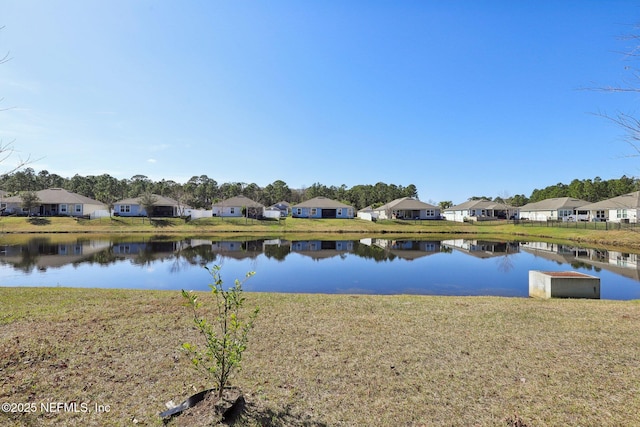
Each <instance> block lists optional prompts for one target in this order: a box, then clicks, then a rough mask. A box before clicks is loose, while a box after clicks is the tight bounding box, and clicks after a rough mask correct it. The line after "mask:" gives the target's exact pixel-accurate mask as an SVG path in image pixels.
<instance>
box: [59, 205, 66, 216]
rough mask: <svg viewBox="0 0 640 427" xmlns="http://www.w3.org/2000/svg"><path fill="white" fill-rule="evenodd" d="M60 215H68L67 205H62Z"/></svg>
mask: <svg viewBox="0 0 640 427" xmlns="http://www.w3.org/2000/svg"><path fill="white" fill-rule="evenodd" d="M60 213H61V214H64V213H67V205H60Z"/></svg>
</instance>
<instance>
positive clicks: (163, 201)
mask: <svg viewBox="0 0 640 427" xmlns="http://www.w3.org/2000/svg"><path fill="white" fill-rule="evenodd" d="M152 196H154V197H155V198H156V202H155V203H154V204H153V205H154V206H178V205H179V204H180V203H178V202H177V201H176V200H174V199H172V198H170V197H165V196H160V195H158V194H152ZM141 198H142V196H138V197H129V198H128V199H122V200H118V201H117V202H115V203H114V204H116V205H139V204H140V199H141Z"/></svg>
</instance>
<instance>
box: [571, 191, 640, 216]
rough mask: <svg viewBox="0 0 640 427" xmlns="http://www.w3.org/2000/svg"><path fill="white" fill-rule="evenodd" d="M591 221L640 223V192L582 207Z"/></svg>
mask: <svg viewBox="0 0 640 427" xmlns="http://www.w3.org/2000/svg"><path fill="white" fill-rule="evenodd" d="M582 209H584V210H586V211H587V212H588V215H589V219H590V220H591V221H611V222H634V223H635V222H638V215H639V214H640V191H634V192H633V193H628V194H623V195H622V196H618V197H613V198H611V199H607V200H602V201H600V202H596V203H590V204H587V205H584V206H582Z"/></svg>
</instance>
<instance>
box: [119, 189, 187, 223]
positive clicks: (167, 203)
mask: <svg viewBox="0 0 640 427" xmlns="http://www.w3.org/2000/svg"><path fill="white" fill-rule="evenodd" d="M152 196H153V197H154V198H155V202H154V203H153V212H151V215H149V216H152V217H177V216H180V215H181V212H180V209H181V208H182V209H184V208H185V206H181V205H180V203H178V202H177V201H176V200H174V199H172V198H170V197H165V196H160V195H157V194H153V195H152ZM113 212H114V214H115V215H118V216H147V211H146V210H145V209H144V207H143V206H142V196H139V197H131V198H128V199H123V200H119V201H117V202H115V203H114V204H113Z"/></svg>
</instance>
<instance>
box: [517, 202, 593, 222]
mask: <svg viewBox="0 0 640 427" xmlns="http://www.w3.org/2000/svg"><path fill="white" fill-rule="evenodd" d="M588 204H589V202H587V201H586V200H581V199H575V198H573V197H554V198H551V199H545V200H540V201H539V202H533V203H527V204H526V205H524V206H521V207H520V208H518V210H519V211H520V213H519V218H520V219H528V220H531V221H565V222H566V221H587V220H588V219H589V211H588V210H585V209H584V205H588Z"/></svg>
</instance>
